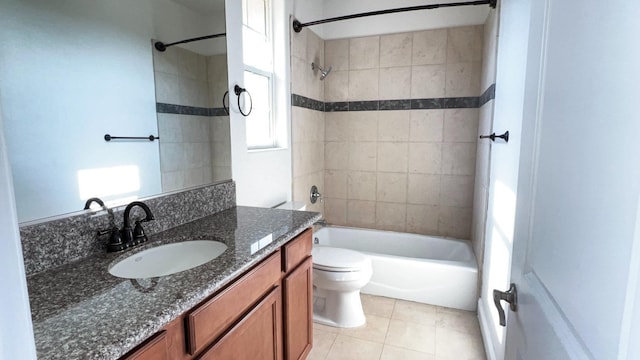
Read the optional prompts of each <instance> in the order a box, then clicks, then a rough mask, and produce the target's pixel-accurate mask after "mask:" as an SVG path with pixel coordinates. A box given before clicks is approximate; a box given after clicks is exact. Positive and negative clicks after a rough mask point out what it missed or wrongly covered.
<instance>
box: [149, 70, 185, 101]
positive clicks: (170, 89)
mask: <svg viewBox="0 0 640 360" xmlns="http://www.w3.org/2000/svg"><path fill="white" fill-rule="evenodd" d="M178 79H179V77H178V75H174V74H167V73H163V72H158V71H156V72H155V83H156V101H157V102H161V103H167V104H182V99H181V98H180V92H179V91H176V90H175V89H178V88H179V85H178Z"/></svg>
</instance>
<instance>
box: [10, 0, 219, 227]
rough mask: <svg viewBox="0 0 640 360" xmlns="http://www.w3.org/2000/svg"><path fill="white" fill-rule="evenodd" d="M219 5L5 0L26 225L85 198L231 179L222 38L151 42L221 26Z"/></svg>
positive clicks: (122, 199)
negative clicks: (163, 47)
mask: <svg viewBox="0 0 640 360" xmlns="http://www.w3.org/2000/svg"><path fill="white" fill-rule="evenodd" d="M224 12H225V8H224V0H127V1H125V0H116V1H85V0H69V1H64V2H58V1H55V2H52V1H48V0H7V1H3V2H2V4H0V24H1V25H0V28H1V31H0V54H1V55H0V106H1V111H2V117H3V121H4V126H5V140H6V143H7V147H8V152H9V158H10V159H9V160H10V163H11V168H12V174H13V181H14V189H15V195H16V203H17V207H18V209H17V210H18V219H19V221H20V222H27V221H33V220H38V219H43V218H48V217H52V216H57V215H62V214H67V213H71V212H75V211H81V210H82V209H83V207H84V203H85V201H86V200H87V199H88V198H90V197H100V198H102V199H103V200H105V202H107V203H108V204H111V205H119V204H123V203H126V202H128V201H131V200H133V199H136V198H144V197H149V196H153V195H157V194H162V193H166V192H172V191H179V190H183V189H187V188H191V187H195V186H201V185H204V184H210V183H213V182H217V181H223V180H228V179H230V178H231V155H230V136H229V118H228V116H227V114H226V113H225V112H224V110H223V109H222V101H223V95H224V93H225V91H226V90H227V88H228V81H227V56H226V38H225V37H224V36H222V37H217V38H214V39H208V40H202V41H196V42H190V43H185V44H179V45H175V46H170V47H168V48H167V49H166V50H165V51H164V52H160V51H158V50H156V49H155V48H154V46H153V43H154V42H155V41H161V42H163V43H165V44H169V43H173V42H178V41H181V40H185V39H191V38H196V37H201V36H206V35H212V34H220V33H225V14H224ZM105 134H109V135H111V136H112V137H141V138H142V139H116V138H114V139H112V140H111V141H105V139H104V136H105ZM150 135H153V136H154V137H159V139H157V140H154V141H149V140H148V137H149V136H150Z"/></svg>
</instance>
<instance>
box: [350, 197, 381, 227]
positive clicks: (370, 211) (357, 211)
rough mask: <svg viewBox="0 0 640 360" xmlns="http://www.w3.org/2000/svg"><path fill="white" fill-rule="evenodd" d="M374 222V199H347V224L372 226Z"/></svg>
mask: <svg viewBox="0 0 640 360" xmlns="http://www.w3.org/2000/svg"><path fill="white" fill-rule="evenodd" d="M375 224H376V202H375V201H362V200H347V225H349V226H356V227H366V228H373V227H374V226H375Z"/></svg>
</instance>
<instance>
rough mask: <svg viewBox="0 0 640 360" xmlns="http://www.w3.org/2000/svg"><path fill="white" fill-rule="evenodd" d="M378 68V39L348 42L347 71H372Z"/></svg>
mask: <svg viewBox="0 0 640 360" xmlns="http://www.w3.org/2000/svg"><path fill="white" fill-rule="evenodd" d="M379 66H380V37H379V36H370V37H362V38H354V39H350V40H349V70H356V69H373V68H378V67H379Z"/></svg>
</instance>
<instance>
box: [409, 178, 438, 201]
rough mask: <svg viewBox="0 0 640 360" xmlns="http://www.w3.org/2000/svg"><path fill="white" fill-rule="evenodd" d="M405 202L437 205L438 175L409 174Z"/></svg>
mask: <svg viewBox="0 0 640 360" xmlns="http://www.w3.org/2000/svg"><path fill="white" fill-rule="evenodd" d="M407 198H408V199H407V202H408V203H409V204H419V205H438V204H439V202H440V175H423V174H409V181H408V187H407Z"/></svg>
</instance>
